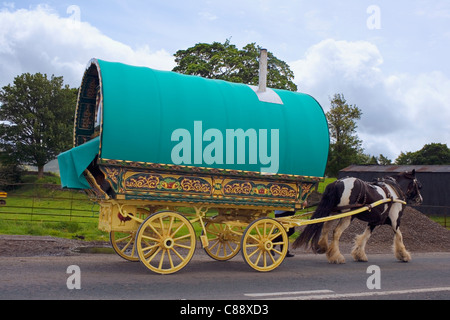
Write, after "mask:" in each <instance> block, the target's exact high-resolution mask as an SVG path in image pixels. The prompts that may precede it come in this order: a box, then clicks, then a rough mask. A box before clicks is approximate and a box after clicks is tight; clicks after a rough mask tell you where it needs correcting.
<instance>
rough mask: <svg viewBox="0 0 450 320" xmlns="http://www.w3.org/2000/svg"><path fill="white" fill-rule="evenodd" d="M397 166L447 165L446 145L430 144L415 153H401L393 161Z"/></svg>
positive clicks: (448, 161)
mask: <svg viewBox="0 0 450 320" xmlns="http://www.w3.org/2000/svg"><path fill="white" fill-rule="evenodd" d="M395 163H396V164H399V165H402V164H403V165H413V164H415V165H448V164H450V149H449V148H448V147H447V145H446V144H442V143H430V144H426V145H424V146H423V148H422V149H420V150H419V151H416V152H406V153H404V152H402V153H401V154H400V155H399V156H398V158H397V159H396V160H395Z"/></svg>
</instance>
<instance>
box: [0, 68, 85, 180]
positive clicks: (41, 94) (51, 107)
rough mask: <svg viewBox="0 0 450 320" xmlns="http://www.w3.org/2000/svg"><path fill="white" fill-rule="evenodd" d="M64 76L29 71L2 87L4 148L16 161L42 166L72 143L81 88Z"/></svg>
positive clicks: (41, 170)
mask: <svg viewBox="0 0 450 320" xmlns="http://www.w3.org/2000/svg"><path fill="white" fill-rule="evenodd" d="M63 82H64V81H63V77H55V76H53V75H52V77H51V79H50V80H49V79H48V78H47V75H46V74H44V75H43V74H41V73H36V74H34V75H32V74H29V73H25V74H22V75H21V76H17V77H16V78H15V79H14V84H13V85H11V84H9V85H7V86H5V87H3V88H2V89H1V90H0V105H1V106H0V121H2V123H0V148H2V149H3V151H4V152H5V154H6V155H7V157H9V158H10V159H11V161H12V162H18V163H21V164H28V165H33V166H37V167H38V175H39V177H42V176H43V174H44V165H45V164H46V163H48V162H49V161H50V160H53V159H55V158H56V156H57V155H58V154H59V153H61V152H62V151H64V150H67V149H69V148H70V147H71V145H72V136H73V120H74V118H73V117H74V111H75V105H76V97H77V90H76V89H70V88H69V86H67V85H66V86H64V85H63Z"/></svg>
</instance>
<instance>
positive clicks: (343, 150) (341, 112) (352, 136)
mask: <svg viewBox="0 0 450 320" xmlns="http://www.w3.org/2000/svg"><path fill="white" fill-rule="evenodd" d="M330 101H331V109H330V111H329V112H327V114H326V116H327V119H328V125H329V129H330V140H331V143H330V153H329V156H328V166H327V175H329V176H337V174H338V172H339V170H341V169H342V168H345V167H347V166H349V165H351V164H352V163H358V162H361V159H362V158H361V155H363V152H362V148H361V144H362V141H361V140H359V138H358V136H357V135H356V128H357V125H356V120H359V119H360V118H361V116H362V112H361V110H360V109H359V108H358V107H357V106H356V105H349V104H348V103H347V101H346V100H345V98H344V95H343V94H335V95H334V97H333V98H331V99H330ZM364 158H365V159H364V160H363V161H364V162H370V161H371V159H370V157H369V156H367V157H364ZM366 158H367V159H366Z"/></svg>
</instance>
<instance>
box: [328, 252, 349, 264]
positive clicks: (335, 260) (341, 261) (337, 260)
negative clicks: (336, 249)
mask: <svg viewBox="0 0 450 320" xmlns="http://www.w3.org/2000/svg"><path fill="white" fill-rule="evenodd" d="M328 262H329V263H330V264H344V263H345V258H344V256H343V255H342V254H341V255H338V256H337V257H333V258H328Z"/></svg>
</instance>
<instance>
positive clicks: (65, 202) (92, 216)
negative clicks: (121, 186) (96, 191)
mask: <svg viewBox="0 0 450 320" xmlns="http://www.w3.org/2000/svg"><path fill="white" fill-rule="evenodd" d="M2 189H3V190H7V197H6V198H3V200H4V201H5V202H6V203H5V204H3V205H1V206H0V219H2V220H14V221H28V222H67V221H73V222H80V223H85V222H92V221H95V220H96V219H98V212H99V206H98V204H96V203H95V202H93V201H91V200H90V199H89V197H88V196H87V195H86V194H85V193H84V192H82V191H79V192H77V191H67V190H62V189H61V188H60V187H59V186H58V185H54V184H48V185H46V184H15V185H8V186H2Z"/></svg>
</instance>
